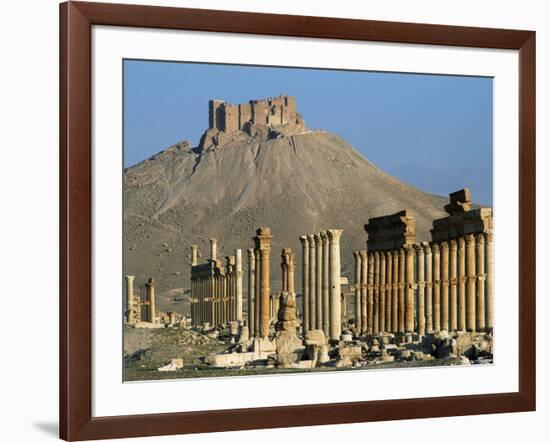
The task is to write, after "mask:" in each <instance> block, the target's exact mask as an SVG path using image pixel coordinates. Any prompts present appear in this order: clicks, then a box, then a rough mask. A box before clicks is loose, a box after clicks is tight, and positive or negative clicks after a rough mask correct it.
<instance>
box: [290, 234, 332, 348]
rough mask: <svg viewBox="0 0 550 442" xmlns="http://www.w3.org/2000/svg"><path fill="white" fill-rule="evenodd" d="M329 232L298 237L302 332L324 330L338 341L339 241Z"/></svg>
mask: <svg viewBox="0 0 550 442" xmlns="http://www.w3.org/2000/svg"><path fill="white" fill-rule="evenodd" d="M341 235H342V230H338V229H331V230H326V231H322V232H319V233H315V234H309V235H304V236H301V237H300V241H301V243H302V329H303V333H304V336H305V334H306V333H307V332H308V331H309V330H323V332H324V333H325V335H327V336H328V337H330V339H333V340H338V339H340V334H341V331H342V296H341V286H340V284H341V281H340V279H341V263H340V237H341Z"/></svg>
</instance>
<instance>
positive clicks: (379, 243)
mask: <svg viewBox="0 0 550 442" xmlns="http://www.w3.org/2000/svg"><path fill="white" fill-rule="evenodd" d="M450 197H451V203H450V204H448V205H447V206H445V210H446V211H447V212H448V214H449V216H448V217H445V218H441V219H438V220H434V222H433V229H432V230H431V232H432V241H431V242H422V243H417V242H415V241H414V238H415V222H414V218H413V217H412V215H411V214H410V213H408V212H407V211H403V212H399V213H396V214H394V215H389V216H385V217H378V218H372V219H370V220H369V223H368V224H367V225H366V226H365V229H366V230H367V232H368V233H369V240H368V241H367V247H368V249H369V250H368V251H360V252H359V251H358V252H354V258H355V286H354V290H355V307H356V308H355V325H356V327H355V328H356V332H357V333H358V334H361V335H364V334H383V333H418V334H419V335H424V334H426V333H433V332H439V331H442V330H446V331H449V332H491V331H492V329H493V322H494V319H493V302H494V299H493V298H494V294H493V272H494V270H493V232H492V211H491V209H489V208H481V209H474V210H472V209H471V207H470V198H469V190H468V189H463V190H461V191H458V192H454V193H452V194H451V195H450Z"/></svg>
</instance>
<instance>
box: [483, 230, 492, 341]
mask: <svg viewBox="0 0 550 442" xmlns="http://www.w3.org/2000/svg"><path fill="white" fill-rule="evenodd" d="M493 266H494V260H493V232H487V233H485V273H486V274H487V279H486V280H485V327H486V329H487V331H488V332H492V331H493V323H494V310H493V302H494V300H493V287H494V286H493V284H494V280H493V278H494V274H493V272H494V270H493Z"/></svg>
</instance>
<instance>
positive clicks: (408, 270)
mask: <svg viewBox="0 0 550 442" xmlns="http://www.w3.org/2000/svg"><path fill="white" fill-rule="evenodd" d="M406 255H407V256H406V264H405V284H406V285H407V287H406V290H407V291H406V295H405V332H406V333H413V332H414V249H413V248H412V246H407V249H406Z"/></svg>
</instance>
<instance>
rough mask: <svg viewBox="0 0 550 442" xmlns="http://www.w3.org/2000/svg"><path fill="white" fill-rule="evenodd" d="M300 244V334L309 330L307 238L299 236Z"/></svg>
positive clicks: (304, 333)
mask: <svg viewBox="0 0 550 442" xmlns="http://www.w3.org/2000/svg"><path fill="white" fill-rule="evenodd" d="M300 242H301V243H302V333H303V335H304V337H305V336H306V333H307V332H308V330H309V243H308V238H307V236H305V235H304V236H301V237H300Z"/></svg>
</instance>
